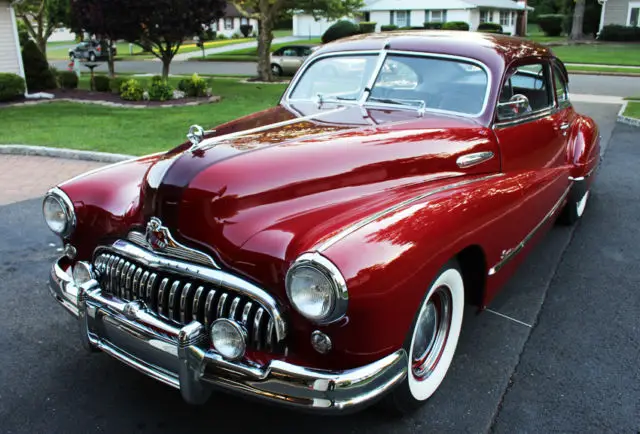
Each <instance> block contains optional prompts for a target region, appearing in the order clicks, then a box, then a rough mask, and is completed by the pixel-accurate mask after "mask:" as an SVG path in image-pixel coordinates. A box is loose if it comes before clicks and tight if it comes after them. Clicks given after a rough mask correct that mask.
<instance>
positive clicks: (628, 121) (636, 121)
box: [618, 101, 640, 127]
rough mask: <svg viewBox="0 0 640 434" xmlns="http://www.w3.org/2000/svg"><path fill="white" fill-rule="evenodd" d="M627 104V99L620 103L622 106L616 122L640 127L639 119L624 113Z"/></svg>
mask: <svg viewBox="0 0 640 434" xmlns="http://www.w3.org/2000/svg"><path fill="white" fill-rule="evenodd" d="M627 105H629V101H625V102H624V104H622V108H621V109H620V111H619V112H618V122H620V123H621V124H627V125H631V126H633V127H640V119H636V118H630V117H629V116H625V115H624V112H625V110H626V109H627Z"/></svg>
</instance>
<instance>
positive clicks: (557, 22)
mask: <svg viewBox="0 0 640 434" xmlns="http://www.w3.org/2000/svg"><path fill="white" fill-rule="evenodd" d="M563 24H564V15H560V14H548V15H538V25H539V26H540V28H541V29H542V31H543V32H544V34H545V35H546V36H560V35H561V34H562V25H563Z"/></svg>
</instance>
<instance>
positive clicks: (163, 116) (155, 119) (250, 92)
mask: <svg viewBox="0 0 640 434" xmlns="http://www.w3.org/2000/svg"><path fill="white" fill-rule="evenodd" d="M284 89H285V85H275V84H270V85H259V84H243V83H239V82H238V81H237V80H231V79H227V80H225V79H214V81H213V90H214V93H215V94H216V95H220V96H222V98H223V99H222V101H221V102H219V103H216V104H204V105H200V106H195V107H180V108H149V109H130V108H110V107H102V106H93V105H86V104H76V103H65V102H53V103H49V104H40V105H35V106H21V107H11V108H3V109H0V114H1V115H2V119H3V127H2V128H1V129H0V143H7V144H8V143H21V144H30V145H42V146H54V147H65V148H74V149H84V150H92V151H104V152H115V153H122V154H135V155H144V154H148V153H152V152H157V151H161V150H164V149H169V148H171V147H173V146H175V145H177V144H180V143H183V142H184V141H185V135H186V133H187V130H188V128H189V126H190V125H192V124H200V125H202V126H203V127H205V128H215V126H216V125H219V124H221V123H223V122H226V121H229V120H232V119H234V118H237V117H239V116H243V115H247V114H250V113H253V112H256V111H259V110H262V109H265V108H268V107H271V106H273V105H275V104H276V103H277V101H278V100H279V98H280V96H281V94H282V92H283V91H284ZM91 126H93V128H92V127H91Z"/></svg>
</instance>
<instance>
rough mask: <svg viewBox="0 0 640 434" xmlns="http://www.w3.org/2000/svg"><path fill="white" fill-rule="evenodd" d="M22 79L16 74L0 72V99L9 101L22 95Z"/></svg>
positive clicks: (23, 90) (23, 88)
mask: <svg viewBox="0 0 640 434" xmlns="http://www.w3.org/2000/svg"><path fill="white" fill-rule="evenodd" d="M24 92H25V87H24V80H23V79H22V77H20V76H19V75H17V74H9V73H0V101H11V100H14V99H18V98H20V97H21V96H23V95H24Z"/></svg>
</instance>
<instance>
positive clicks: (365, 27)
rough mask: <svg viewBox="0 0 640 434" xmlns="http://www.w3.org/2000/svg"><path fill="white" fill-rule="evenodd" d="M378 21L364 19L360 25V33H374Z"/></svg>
mask: <svg viewBox="0 0 640 434" xmlns="http://www.w3.org/2000/svg"><path fill="white" fill-rule="evenodd" d="M377 24H378V23H374V22H371V21H362V22H360V23H359V24H358V25H359V26H360V33H373V32H375V31H376V25H377Z"/></svg>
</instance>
